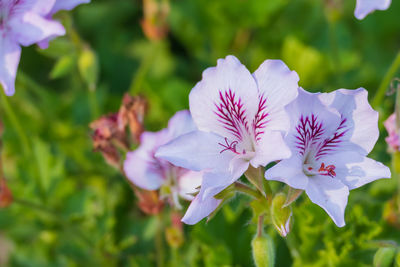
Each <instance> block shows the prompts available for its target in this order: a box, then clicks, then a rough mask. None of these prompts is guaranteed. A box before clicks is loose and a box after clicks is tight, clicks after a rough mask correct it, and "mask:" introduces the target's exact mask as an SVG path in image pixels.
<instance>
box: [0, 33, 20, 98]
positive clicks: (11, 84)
mask: <svg viewBox="0 0 400 267" xmlns="http://www.w3.org/2000/svg"><path fill="white" fill-rule="evenodd" d="M0 35H2V36H3V33H2V32H1V30H0ZM20 57H21V47H20V46H19V45H18V44H17V43H16V42H15V41H13V40H12V39H10V38H7V37H6V38H3V37H2V38H1V39H0V84H1V85H2V87H3V89H4V92H5V94H6V95H8V96H12V95H13V94H14V92H15V77H16V75H17V68H18V64H19V60H20Z"/></svg>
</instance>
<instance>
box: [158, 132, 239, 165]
mask: <svg viewBox="0 0 400 267" xmlns="http://www.w3.org/2000/svg"><path fill="white" fill-rule="evenodd" d="M223 142H224V139H223V138H222V137H220V136H218V135H216V134H213V133H206V132H202V131H193V132H190V133H187V134H184V135H182V136H179V137H178V138H176V139H174V140H172V141H171V142H169V143H167V144H165V145H163V146H161V147H160V148H159V149H158V150H157V152H156V157H158V158H162V159H165V160H167V161H169V162H171V163H172V164H174V165H176V166H179V167H182V168H185V169H190V170H194V171H202V170H211V171H214V172H218V171H227V170H228V169H229V164H230V162H231V160H232V159H233V158H234V155H235V154H234V153H232V152H231V151H225V152H223V153H221V149H222V148H221V146H220V145H219V143H223Z"/></svg>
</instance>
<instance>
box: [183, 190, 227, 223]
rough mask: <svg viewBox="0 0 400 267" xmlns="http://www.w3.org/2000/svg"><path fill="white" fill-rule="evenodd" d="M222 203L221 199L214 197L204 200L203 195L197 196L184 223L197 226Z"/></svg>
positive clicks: (184, 217) (188, 210) (184, 218)
mask: <svg viewBox="0 0 400 267" xmlns="http://www.w3.org/2000/svg"><path fill="white" fill-rule="evenodd" d="M221 202H222V200H221V199H216V198H214V197H210V198H205V199H203V197H202V195H200V194H199V195H197V196H196V197H195V198H194V199H193V201H192V203H190V205H189V208H188V209H187V211H186V213H185V216H183V218H182V222H184V223H186V224H196V223H198V222H199V221H201V220H202V219H204V218H205V217H207V216H208V215H210V214H211V212H213V211H214V210H215V209H216V208H217V207H218V205H219V204H220V203H221Z"/></svg>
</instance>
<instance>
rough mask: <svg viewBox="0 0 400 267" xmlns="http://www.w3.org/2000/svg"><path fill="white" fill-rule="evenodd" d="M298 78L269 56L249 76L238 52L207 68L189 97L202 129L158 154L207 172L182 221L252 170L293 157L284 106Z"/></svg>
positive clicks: (198, 215) (205, 211)
mask: <svg viewBox="0 0 400 267" xmlns="http://www.w3.org/2000/svg"><path fill="white" fill-rule="evenodd" d="M298 80H299V77H298V75H297V74H296V73H295V72H294V71H290V70H289V69H288V68H287V66H286V65H285V64H284V63H283V62H282V61H279V60H266V61H264V63H262V64H261V66H260V67H259V68H258V69H257V70H256V71H255V72H254V74H251V73H250V72H249V71H248V70H247V69H246V67H245V66H244V65H242V64H241V63H240V61H239V60H238V59H237V58H235V57H234V56H227V57H226V58H225V59H219V60H218V63H217V66H216V67H212V68H208V69H206V70H205V71H204V72H203V79H202V80H201V81H200V82H199V83H197V85H196V86H195V87H194V88H193V89H192V91H191V93H190V95H189V105H190V112H191V114H192V117H193V120H194V122H195V124H196V126H197V128H198V129H199V130H198V131H194V132H191V133H188V134H186V135H183V136H180V137H178V138H177V139H175V140H173V141H171V142H170V143H168V144H167V145H165V146H162V147H161V148H160V149H159V150H158V151H157V154H156V156H157V157H160V158H163V159H166V160H168V161H170V162H171V163H172V164H174V165H177V166H181V167H184V168H187V169H191V170H195V171H203V170H204V171H206V173H205V174H204V176H203V181H202V185H201V190H200V193H199V194H198V195H197V196H196V198H195V200H194V201H192V203H191V205H190V207H189V209H188V211H187V213H186V215H185V216H184V218H183V219H182V220H183V222H185V223H187V224H195V223H197V222H198V221H200V220H201V219H202V218H204V217H206V216H208V215H209V214H210V213H211V212H212V211H213V210H214V209H215V208H216V207H217V206H218V204H219V203H220V200H217V199H215V198H214V196H215V195H216V194H218V193H219V192H221V191H222V190H223V189H225V188H226V187H228V186H229V185H231V184H232V183H234V182H235V181H236V180H237V179H239V178H240V176H242V174H243V173H244V172H245V171H246V170H247V169H248V167H249V165H252V166H253V167H256V168H257V167H259V166H266V165H267V164H268V163H269V162H271V161H274V160H280V159H283V158H288V157H290V150H289V149H288V147H287V146H286V145H285V143H284V141H283V137H282V134H284V133H285V132H286V131H287V130H288V129H289V119H288V116H287V114H286V112H285V110H284V106H285V105H287V104H288V103H289V102H291V101H292V100H293V99H295V98H296V96H297V88H298V84H297V82H298Z"/></svg>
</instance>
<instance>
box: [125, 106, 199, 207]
mask: <svg viewBox="0 0 400 267" xmlns="http://www.w3.org/2000/svg"><path fill="white" fill-rule="evenodd" d="M194 130H196V126H195V125H194V123H193V121H192V117H191V115H190V113H189V111H187V110H184V111H179V112H177V113H176V114H175V115H174V116H173V117H172V118H171V119H170V121H169V123H168V128H166V129H163V130H161V131H159V132H144V133H143V134H142V135H141V138H140V146H139V147H138V148H137V149H136V150H134V151H132V152H128V153H127V155H126V160H125V162H124V171H125V174H126V176H127V177H128V179H129V180H130V181H131V182H132V183H133V184H135V185H137V186H138V187H140V188H142V189H146V190H157V189H160V188H161V190H160V196H161V198H166V199H168V200H169V201H170V204H171V205H173V206H175V207H176V208H178V209H180V208H181V205H180V203H179V197H181V198H183V199H186V200H192V199H193V194H195V193H196V192H197V188H198V187H199V186H200V184H201V180H202V175H203V174H202V173H201V172H194V171H189V170H186V169H183V168H180V167H176V166H174V165H172V164H170V163H169V162H168V161H166V160H163V159H161V158H157V157H155V153H156V151H157V149H158V148H159V147H160V146H162V145H165V144H167V143H168V142H169V141H171V140H173V139H174V138H176V137H178V136H180V135H183V134H186V133H189V132H192V131H194Z"/></svg>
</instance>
